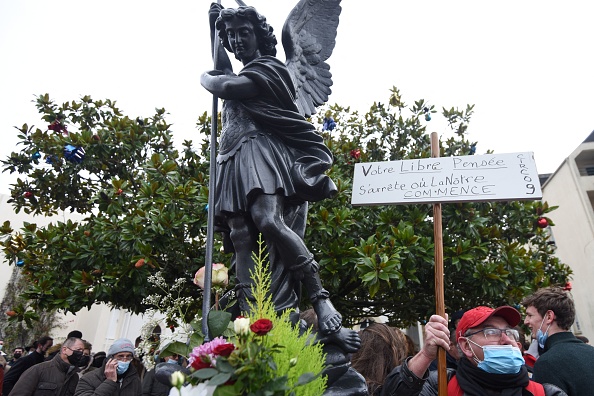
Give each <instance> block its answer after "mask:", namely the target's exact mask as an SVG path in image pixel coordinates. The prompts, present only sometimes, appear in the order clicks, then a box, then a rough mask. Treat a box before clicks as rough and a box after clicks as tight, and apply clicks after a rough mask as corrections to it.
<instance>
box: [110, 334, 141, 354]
mask: <svg viewBox="0 0 594 396" xmlns="http://www.w3.org/2000/svg"><path fill="white" fill-rule="evenodd" d="M120 352H130V353H131V354H134V344H132V341H130V340H129V339H127V338H119V339H117V340H115V341H114V342H113V344H111V346H110V347H109V351H107V355H108V356H113V355H115V354H116V353H120Z"/></svg>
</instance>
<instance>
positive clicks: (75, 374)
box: [0, 330, 181, 396]
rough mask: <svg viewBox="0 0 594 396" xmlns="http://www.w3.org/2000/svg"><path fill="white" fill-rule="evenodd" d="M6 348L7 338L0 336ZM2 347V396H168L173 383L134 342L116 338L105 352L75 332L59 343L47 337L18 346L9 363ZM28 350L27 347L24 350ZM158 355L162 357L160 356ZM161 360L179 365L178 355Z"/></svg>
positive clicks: (78, 332) (0, 384) (0, 374)
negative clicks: (148, 366) (149, 364)
mask: <svg viewBox="0 0 594 396" xmlns="http://www.w3.org/2000/svg"><path fill="white" fill-rule="evenodd" d="M0 345H2V347H3V342H2V341H1V340H0ZM2 347H0V395H1V396H9V395H10V396H25V395H28V396H74V395H76V396H140V395H143V396H167V395H168V394H169V390H170V387H169V386H167V385H165V384H163V383H160V382H158V381H156V380H155V375H154V369H152V370H149V371H147V370H145V368H144V366H143V364H142V363H141V361H140V359H139V358H138V357H137V356H135V344H132V342H131V341H130V340H128V339H125V338H121V339H118V340H115V341H114V343H113V344H112V345H111V346H110V348H109V350H108V351H107V352H104V351H99V352H96V353H93V352H92V345H91V344H90V343H89V342H87V341H85V340H84V339H83V338H82V333H81V332H80V331H78V330H74V331H72V332H70V333H69V334H68V336H67V337H66V340H65V341H64V342H63V343H61V344H54V340H53V339H52V338H51V337H49V336H43V337H41V338H39V339H38V340H37V341H35V342H34V343H33V346H32V347H30V348H29V347H25V348H23V347H15V348H14V349H13V353H12V359H9V360H8V361H7V360H6V359H5V358H4V357H3V355H2V354H1V352H2ZM25 351H28V352H27V353H25ZM156 358H158V357H156ZM159 361H163V362H167V361H169V363H176V364H181V359H180V357H179V356H177V355H174V356H168V357H165V358H164V359H160V360H159Z"/></svg>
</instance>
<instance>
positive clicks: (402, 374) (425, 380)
mask: <svg viewBox="0 0 594 396" xmlns="http://www.w3.org/2000/svg"><path fill="white" fill-rule="evenodd" d="M521 319H522V318H521V316H520V313H519V312H518V311H517V310H516V309H514V308H512V307H509V306H502V307H499V308H497V309H493V308H489V307H484V306H480V307H476V308H474V309H471V310H468V311H466V312H465V313H464V315H463V316H462V319H461V320H460V322H459V323H458V327H457V328H456V340H457V342H458V348H459V351H460V356H461V358H460V361H459V362H458V369H457V370H448V372H447V376H448V395H456V396H458V395H459V396H462V395H465V396H470V395H477V396H478V395H509V396H527V395H533V396H566V394H565V392H563V391H562V390H561V389H559V388H557V387H556V386H554V385H550V384H544V385H540V384H537V383H535V382H533V381H531V380H530V379H529V378H528V371H527V370H526V367H525V366H524V359H523V357H522V353H521V352H520V350H519V349H518V345H517V342H518V339H519V334H518V331H517V330H515V329H514V327H515V326H517V325H518V324H519V323H520V321H521ZM449 337H450V331H449V330H448V321H447V318H442V317H441V316H439V315H433V316H431V319H429V322H428V323H427V325H426V326H425V343H424V345H423V348H422V349H421V351H420V352H419V353H417V354H416V355H415V356H413V357H411V358H408V359H407V360H406V361H405V362H404V363H403V364H402V365H401V366H398V367H396V368H395V369H394V370H393V371H392V372H391V373H390V374H389V375H388V377H387V378H386V381H385V383H384V386H383V391H382V396H396V395H398V396H409V395H411V396H416V395H421V396H435V395H437V372H436V371H433V372H431V373H429V371H428V367H429V365H430V364H431V362H432V361H433V360H434V359H435V358H436V357H437V350H438V349H439V347H441V348H444V349H445V350H446V351H447V350H449V344H450V338H449Z"/></svg>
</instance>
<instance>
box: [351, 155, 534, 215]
mask: <svg viewBox="0 0 594 396" xmlns="http://www.w3.org/2000/svg"><path fill="white" fill-rule="evenodd" d="M540 198H542V192H541V189H540V182H539V179H538V173H537V171H536V164H535V162H534V154H533V153H531V152H525V153H507V154H486V155H469V156H459V157H438V158H423V159H414V160H403V161H387V162H367V163H359V164H355V174H354V177H353V195H352V199H351V203H352V204H353V205H379V204H412V203H437V202H441V203H443V202H464V201H473V202H478V201H503V200H505V201H508V200H514V201H515V200H537V199H540Z"/></svg>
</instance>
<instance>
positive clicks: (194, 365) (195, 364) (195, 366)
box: [190, 357, 210, 370]
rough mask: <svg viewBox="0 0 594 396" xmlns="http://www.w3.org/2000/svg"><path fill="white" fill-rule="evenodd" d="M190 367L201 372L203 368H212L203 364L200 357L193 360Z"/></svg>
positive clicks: (207, 364) (208, 364)
mask: <svg viewBox="0 0 594 396" xmlns="http://www.w3.org/2000/svg"><path fill="white" fill-rule="evenodd" d="M190 365H191V366H192V368H193V369H194V370H200V369H203V368H209V367H210V363H205V362H203V361H202V359H200V358H199V357H196V358H195V359H194V360H192V363H191V364H190Z"/></svg>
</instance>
